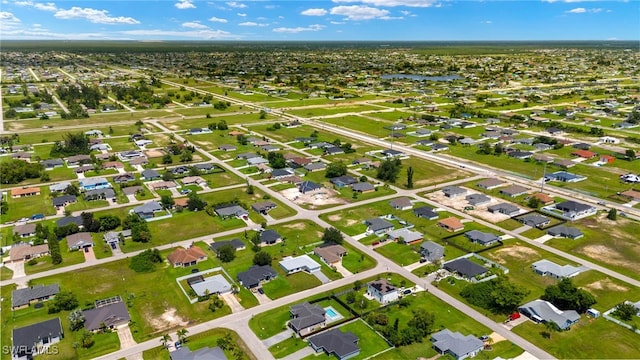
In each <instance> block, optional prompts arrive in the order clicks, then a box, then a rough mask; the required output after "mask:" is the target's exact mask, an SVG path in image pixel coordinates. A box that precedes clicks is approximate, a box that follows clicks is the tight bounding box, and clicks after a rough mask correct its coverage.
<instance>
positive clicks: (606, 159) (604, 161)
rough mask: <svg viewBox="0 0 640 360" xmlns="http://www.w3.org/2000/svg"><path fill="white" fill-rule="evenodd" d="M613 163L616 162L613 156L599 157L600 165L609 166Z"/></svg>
mask: <svg viewBox="0 0 640 360" xmlns="http://www.w3.org/2000/svg"><path fill="white" fill-rule="evenodd" d="M614 161H616V158H615V156H611V155H600V159H599V163H601V164H611V163H612V162H614Z"/></svg>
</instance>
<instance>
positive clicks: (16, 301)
mask: <svg viewBox="0 0 640 360" xmlns="http://www.w3.org/2000/svg"><path fill="white" fill-rule="evenodd" d="M59 292H60V286H59V285H58V284H51V285H34V286H31V287H27V288H22V289H17V290H13V291H12V292H11V310H16V309H22V308H25V307H28V306H29V305H31V303H32V302H34V301H36V302H42V301H47V300H50V299H53V298H54V297H55V296H56V295H57V294H58V293H59Z"/></svg>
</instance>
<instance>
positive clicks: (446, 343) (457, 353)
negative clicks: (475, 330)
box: [431, 329, 484, 360]
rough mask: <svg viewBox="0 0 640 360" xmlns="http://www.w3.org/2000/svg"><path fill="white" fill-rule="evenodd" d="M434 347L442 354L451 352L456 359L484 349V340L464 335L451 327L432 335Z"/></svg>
mask: <svg viewBox="0 0 640 360" xmlns="http://www.w3.org/2000/svg"><path fill="white" fill-rule="evenodd" d="M431 341H432V342H433V348H434V349H435V350H436V351H437V352H438V353H439V354H441V355H445V354H449V355H451V356H452V357H453V358H454V359H456V360H463V359H466V358H471V357H474V356H476V355H478V353H479V352H480V351H482V349H484V342H483V341H482V340H480V339H478V338H477V337H475V336H473V335H466V336H465V335H462V334H461V333H459V332H452V331H451V330H449V329H444V330H440V331H438V332H437V333H435V334H433V335H431Z"/></svg>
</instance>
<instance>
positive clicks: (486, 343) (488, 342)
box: [484, 336, 493, 350]
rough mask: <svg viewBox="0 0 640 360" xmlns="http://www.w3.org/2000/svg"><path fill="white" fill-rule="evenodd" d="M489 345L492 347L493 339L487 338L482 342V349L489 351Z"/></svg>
mask: <svg viewBox="0 0 640 360" xmlns="http://www.w3.org/2000/svg"><path fill="white" fill-rule="evenodd" d="M491 345H493V338H492V337H491V336H489V337H488V338H487V340H485V341H484V349H485V350H491Z"/></svg>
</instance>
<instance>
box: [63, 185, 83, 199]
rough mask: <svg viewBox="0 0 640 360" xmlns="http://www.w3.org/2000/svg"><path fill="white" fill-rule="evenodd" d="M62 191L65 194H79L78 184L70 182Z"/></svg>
mask: <svg viewBox="0 0 640 360" xmlns="http://www.w3.org/2000/svg"><path fill="white" fill-rule="evenodd" d="M64 193H65V194H67V195H73V196H78V195H80V189H79V188H78V185H76V184H73V183H72V184H71V185H69V186H67V188H66V189H64Z"/></svg>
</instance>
